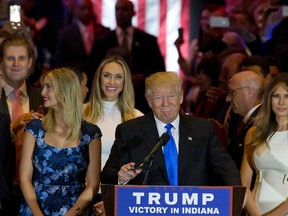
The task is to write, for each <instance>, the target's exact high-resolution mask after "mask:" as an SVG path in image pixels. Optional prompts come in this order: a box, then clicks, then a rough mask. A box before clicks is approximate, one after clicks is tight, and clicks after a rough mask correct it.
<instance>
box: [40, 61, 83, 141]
mask: <svg viewBox="0 0 288 216" xmlns="http://www.w3.org/2000/svg"><path fill="white" fill-rule="evenodd" d="M45 77H49V78H50V79H51V80H52V85H53V89H54V91H55V97H56V100H57V102H58V108H59V109H60V114H61V116H63V120H64V122H65V125H66V126H67V131H66V133H65V137H66V138H67V140H71V141H75V140H78V139H79V138H80V133H81V122H82V117H83V102H82V94H81V88H80V82H79V79H78V76H77V75H76V73H75V72H74V71H72V70H71V69H69V68H65V67H62V68H56V69H53V70H51V71H49V72H48V73H47V74H44V75H43V76H42V78H41V80H42V83H43V81H44V78H45ZM55 125H56V116H55V110H54V109H52V108H48V112H47V114H46V115H45V116H44V118H43V127H44V128H45V129H46V131H47V132H55Z"/></svg>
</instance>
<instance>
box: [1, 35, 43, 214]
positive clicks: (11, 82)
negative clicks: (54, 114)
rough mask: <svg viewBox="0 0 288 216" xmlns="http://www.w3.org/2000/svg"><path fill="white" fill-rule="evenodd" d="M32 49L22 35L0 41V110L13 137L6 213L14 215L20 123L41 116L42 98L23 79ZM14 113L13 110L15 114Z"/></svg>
mask: <svg viewBox="0 0 288 216" xmlns="http://www.w3.org/2000/svg"><path fill="white" fill-rule="evenodd" d="M32 53H33V50H32V48H31V46H30V44H29V43H28V41H27V40H25V39H23V38H22V37H17V36H15V37H10V38H7V39H5V40H4V41H3V42H2V43H1V45H0V67H1V70H2V72H3V78H4V81H5V84H4V87H3V90H4V91H3V92H2V97H1V100H0V113H2V114H4V115H5V116H7V118H9V119H10V121H11V122H10V127H9V128H11V132H12V135H14V137H15V138H16V139H15V146H14V147H15V149H16V154H15V155H14V157H15V158H16V162H15V172H14V173H13V174H14V180H13V192H12V202H11V206H10V207H7V208H8V211H9V212H8V214H7V215H11V216H14V215H18V213H19V206H20V202H21V201H22V199H23V197H22V194H21V190H20V186H19V174H18V172H19V170H18V169H19V163H20V155H21V147H22V139H23V134H24V126H25V125H26V124H27V123H28V122H29V121H30V120H31V119H32V118H39V117H42V104H43V98H42V96H41V90H40V89H38V88H35V87H33V86H32V85H30V84H29V83H28V82H26V79H27V78H28V76H29V71H30V69H31V67H32V61H33V60H32V56H33V54H32ZM15 92H18V96H15V95H16V94H15ZM16 99H17V100H16ZM16 102H17V103H16ZM16 104H17V105H16ZM16 106H17V108H18V109H17V111H16ZM15 113H17V116H16V115H15ZM13 141H14V140H13ZM12 170H14V169H12ZM11 184H12V182H11Z"/></svg>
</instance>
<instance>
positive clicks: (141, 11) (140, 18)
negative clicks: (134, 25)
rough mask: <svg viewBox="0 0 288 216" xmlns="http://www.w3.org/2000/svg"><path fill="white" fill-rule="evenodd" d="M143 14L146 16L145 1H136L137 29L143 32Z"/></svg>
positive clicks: (144, 21)
mask: <svg viewBox="0 0 288 216" xmlns="http://www.w3.org/2000/svg"><path fill="white" fill-rule="evenodd" d="M145 14H146V0H138V11H137V14H136V16H137V19H138V28H139V29H141V30H143V31H145V27H146V26H145V23H146V20H145Z"/></svg>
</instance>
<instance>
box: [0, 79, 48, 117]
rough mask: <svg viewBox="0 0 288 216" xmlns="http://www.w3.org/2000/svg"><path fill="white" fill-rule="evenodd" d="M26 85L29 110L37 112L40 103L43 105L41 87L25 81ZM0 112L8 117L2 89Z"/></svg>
mask: <svg viewBox="0 0 288 216" xmlns="http://www.w3.org/2000/svg"><path fill="white" fill-rule="evenodd" d="M26 85H27V94H28V96H29V107H30V110H34V111H35V112H37V110H38V107H39V106H40V105H43V97H42V95H41V89H39V88H36V87H34V86H32V85H31V84H30V83H29V82H26ZM0 113H3V114H4V115H6V116H8V117H9V118H10V114H9V109H8V104H7V100H6V95H5V91H4V89H3V91H2V97H1V99H0ZM44 113H45V109H44ZM10 121H11V119H10Z"/></svg>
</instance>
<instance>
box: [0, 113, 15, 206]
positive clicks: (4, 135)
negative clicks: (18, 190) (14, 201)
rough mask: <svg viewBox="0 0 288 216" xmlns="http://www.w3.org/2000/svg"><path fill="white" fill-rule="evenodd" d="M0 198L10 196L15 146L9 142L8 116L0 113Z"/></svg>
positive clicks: (6, 198) (4, 198) (5, 198)
mask: <svg viewBox="0 0 288 216" xmlns="http://www.w3.org/2000/svg"><path fill="white" fill-rule="evenodd" d="M0 137H1V138H0V139H1V141H0V199H1V200H2V201H3V200H8V199H9V198H10V196H11V190H12V183H13V174H14V164H15V148H14V145H13V144H12V143H11V137H10V121H9V118H8V117H7V116H6V115H4V114H2V113H0Z"/></svg>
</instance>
